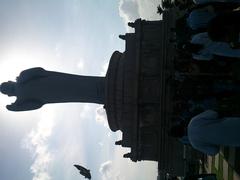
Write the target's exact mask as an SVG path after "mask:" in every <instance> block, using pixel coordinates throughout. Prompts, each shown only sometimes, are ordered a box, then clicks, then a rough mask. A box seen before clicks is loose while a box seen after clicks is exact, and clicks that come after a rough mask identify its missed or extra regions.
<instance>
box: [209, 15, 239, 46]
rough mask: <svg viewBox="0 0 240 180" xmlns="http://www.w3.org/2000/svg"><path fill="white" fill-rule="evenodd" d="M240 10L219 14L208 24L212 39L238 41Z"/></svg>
mask: <svg viewBox="0 0 240 180" xmlns="http://www.w3.org/2000/svg"><path fill="white" fill-rule="evenodd" d="M239 18H240V12H238V11H233V12H229V13H224V14H219V15H218V16H216V17H215V18H213V19H212V20H211V21H210V22H209V24H208V36H209V38H210V39H211V40H212V41H220V42H221V41H222V42H238V41H239V30H240V23H239Z"/></svg>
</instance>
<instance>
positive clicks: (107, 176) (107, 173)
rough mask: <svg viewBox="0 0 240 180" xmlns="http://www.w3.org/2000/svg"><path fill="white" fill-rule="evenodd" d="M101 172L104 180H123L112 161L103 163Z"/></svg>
mask: <svg viewBox="0 0 240 180" xmlns="http://www.w3.org/2000/svg"><path fill="white" fill-rule="evenodd" d="M99 172H100V173H101V174H102V180H120V179H121V180H123V178H120V176H119V172H117V171H116V169H115V168H114V166H113V163H112V161H107V162H104V163H102V164H101V166H100V169H99Z"/></svg>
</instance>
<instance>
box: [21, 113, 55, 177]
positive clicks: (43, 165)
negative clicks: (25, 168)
mask: <svg viewBox="0 0 240 180" xmlns="http://www.w3.org/2000/svg"><path fill="white" fill-rule="evenodd" d="M53 127H54V122H53V113H52V112H49V111H45V113H43V114H42V117H41V119H40V121H39V122H38V125H37V128H36V129H35V130H32V131H31V132H30V133H29V134H28V136H27V137H26V139H25V140H24V147H25V148H26V149H28V150H29V151H30V152H31V153H32V156H33V159H34V162H33V164H32V165H31V167H30V170H31V172H32V173H33V179H32V180H51V177H50V175H49V174H48V167H49V165H50V163H51V162H52V160H53V155H52V154H51V152H50V151H49V149H48V138H49V137H50V136H51V134H52V129H53Z"/></svg>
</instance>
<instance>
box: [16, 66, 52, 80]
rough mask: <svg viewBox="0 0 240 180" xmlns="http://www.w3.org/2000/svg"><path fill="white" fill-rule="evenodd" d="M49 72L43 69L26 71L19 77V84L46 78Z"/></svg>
mask: <svg viewBox="0 0 240 180" xmlns="http://www.w3.org/2000/svg"><path fill="white" fill-rule="evenodd" d="M47 72H48V71H46V70H45V69H43V68H41V67H35V68H30V69H26V70H24V71H22V72H21V73H20V75H19V76H18V77H17V82H18V83H24V82H26V81H29V80H32V79H34V78H39V77H44V76H47Z"/></svg>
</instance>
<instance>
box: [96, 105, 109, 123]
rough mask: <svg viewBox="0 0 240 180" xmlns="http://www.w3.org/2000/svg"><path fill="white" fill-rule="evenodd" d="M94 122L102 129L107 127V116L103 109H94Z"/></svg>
mask: <svg viewBox="0 0 240 180" xmlns="http://www.w3.org/2000/svg"><path fill="white" fill-rule="evenodd" d="M96 121H97V122H98V123H101V124H103V125H104V127H108V121H107V114H106V111H105V110H104V109H103V107H99V108H97V109H96Z"/></svg>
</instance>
